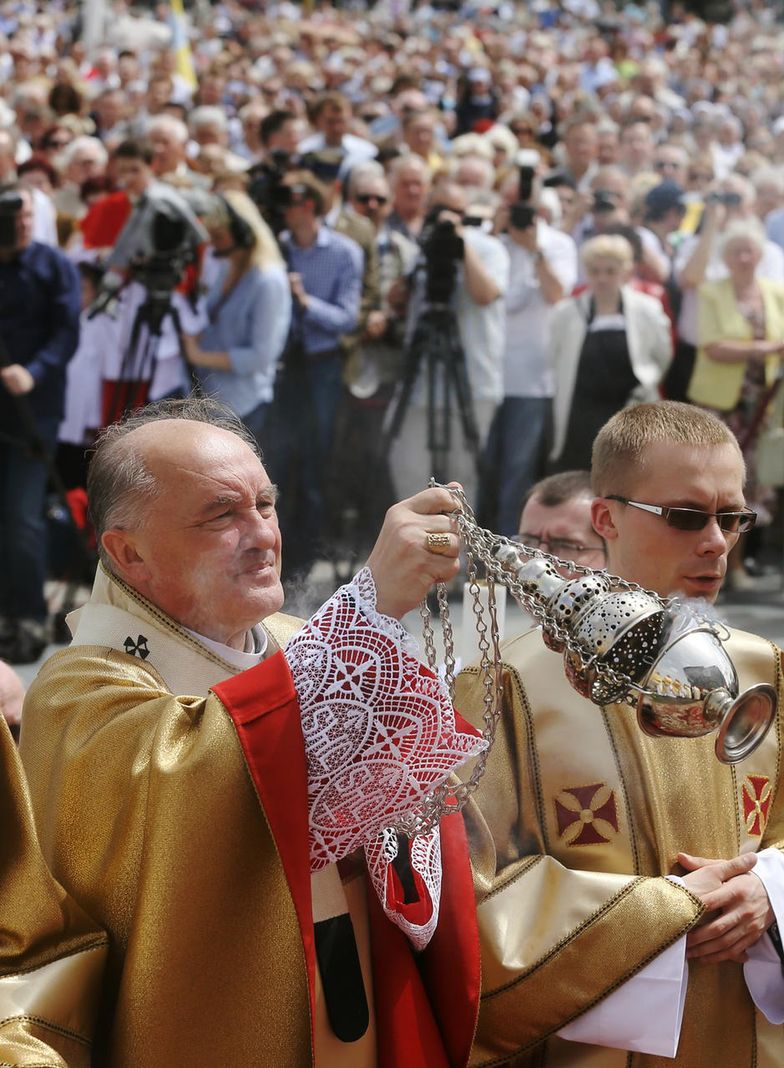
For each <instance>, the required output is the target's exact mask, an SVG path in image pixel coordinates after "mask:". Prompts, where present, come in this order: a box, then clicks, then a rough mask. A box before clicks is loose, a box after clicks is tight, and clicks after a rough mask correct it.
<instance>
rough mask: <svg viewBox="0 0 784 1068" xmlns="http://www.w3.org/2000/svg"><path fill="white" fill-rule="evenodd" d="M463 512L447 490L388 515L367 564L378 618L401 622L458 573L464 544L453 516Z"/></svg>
mask: <svg viewBox="0 0 784 1068" xmlns="http://www.w3.org/2000/svg"><path fill="white" fill-rule="evenodd" d="M455 485H456V483H455ZM458 508H459V505H458V503H457V501H456V500H455V498H454V497H453V496H452V494H451V493H450V492H449V491H448V490H445V489H437V488H436V489H427V490H423V491H422V492H421V493H417V494H416V496H415V497H410V498H409V499H408V500H406V501H401V502H400V503H399V504H395V505H393V506H392V507H391V508H390V509H389V511H388V512H387V514H386V518H385V519H384V525H383V526H382V528H381V533H380V534H379V536H378V540H377V541H376V544H375V545H374V546H373V551H372V552H371V554H370V557H369V558H368V562H367V566H368V567H369V568H370V571H371V573H372V575H373V580H374V581H375V584H376V591H377V602H376V603H377V606H378V610H379V612H383V613H384V614H385V615H388V616H393V617H394V618H395V619H401V618H402V617H403V616H404V615H405V614H406V612H410V611H411V609H412V608H415V607H416V606H417V605H418V604H419V602H420V601H421V600H422V598H423V597H424V596H425V595H426V594H427V592H428V590H429V589H430V587H431V586H432V585H433V583H434V582H448V581H449V580H450V579H451V578H453V577H454V576H455V575H456V574H457V573H458V571H459V570H460V561H459V559H458V557H459V555H460V538H459V537H458V536H457V528H456V524H455V521H454V519H452V518H451V517H450V514H449V513H451V512H455V511H457V509H458ZM428 535H436V537H435V538H430V539H428Z"/></svg>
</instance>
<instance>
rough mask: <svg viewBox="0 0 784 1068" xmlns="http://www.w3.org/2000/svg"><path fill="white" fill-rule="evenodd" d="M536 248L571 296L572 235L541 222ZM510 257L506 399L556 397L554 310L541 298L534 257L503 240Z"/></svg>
mask: <svg viewBox="0 0 784 1068" xmlns="http://www.w3.org/2000/svg"><path fill="white" fill-rule="evenodd" d="M536 229H537V237H536V241H537V245H538V246H539V248H540V249H541V251H542V252H543V254H544V257H545V259H546V260H547V263H548V264H549V266H550V269H551V270H552V272H553V274H555V276H556V277H557V278H558V281H559V282H560V283H561V285H562V286H563V289H564V295H565V296H568V295H569V293H570V292H571V291H572V289H573V288H574V286H575V283H576V282H577V245H576V244H575V243H574V241H573V240H572V238H571V237H570V236H569V235H568V234H564V233H561V231H560V230H555V229H553V227H552V226H548V225H547V223H546V222H544V221H543V220H542V219H539V220H537V224H536ZM501 242H502V243H503V246H504V248H505V249H506V250H507V252H508V254H509V263H510V271H509V288H508V289H507V291H506V299H505V311H506V344H505V347H504V396H506V397H552V395H553V389H554V386H555V382H554V378H553V370H552V366H551V363H550V359H549V354H548V343H549V336H550V335H549V326H550V315H551V312H552V307H553V306H552V305H550V304H548V303H547V301H546V300H545V299H544V297H543V296H542V292H541V288H540V286H539V278H538V275H537V270H536V262H535V259H534V257H533V256H532V255H531V253H530V252H528V250H527V249H524V248H522V247H521V246H520V245H518V244H517V243H516V242H515V241H513V240H512V238H511V237H509V236H508V235H507V234H505V235H504V236H503V237H502V238H501Z"/></svg>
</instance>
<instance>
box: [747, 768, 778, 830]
mask: <svg viewBox="0 0 784 1068" xmlns="http://www.w3.org/2000/svg"><path fill="white" fill-rule="evenodd" d="M741 796H742V798H743V819H744V820H745V822H746V831H747V832H748V833H749V834H751V835H754V837H755V838H761V837H762V833H763V831H764V830H765V825H766V823H767V822H768V810H769V809H770V798H771V790H770V779H769V778H768V777H767V775H747V776H746V779H745V781H744V783H743V791H742V795H741Z"/></svg>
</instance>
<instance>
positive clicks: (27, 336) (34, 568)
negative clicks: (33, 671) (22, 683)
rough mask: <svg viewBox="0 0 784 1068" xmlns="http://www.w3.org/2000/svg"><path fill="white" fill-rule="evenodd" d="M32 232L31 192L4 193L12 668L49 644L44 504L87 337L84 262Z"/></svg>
mask: <svg viewBox="0 0 784 1068" xmlns="http://www.w3.org/2000/svg"><path fill="white" fill-rule="evenodd" d="M32 234H33V201H32V197H31V195H30V192H29V190H26V189H21V188H11V189H9V190H6V191H5V192H3V193H2V194H0V365H1V366H0V386H2V388H0V430H1V431H2V433H1V434H0V502H1V505H0V546H1V547H2V551H1V552H0V555H2V560H3V566H2V569H0V658H2V659H4V660H8V661H9V662H10V663H12V664H27V663H33V662H34V661H35V660H37V659H38V657H39V656H40V655H41V653H42V652H43V650H44V648H45V647H46V644H47V634H46V621H47V606H46V601H45V599H44V580H45V578H46V527H45V524H44V500H45V493H46V484H47V474H48V469H49V467H50V465H51V459H50V457H51V454H52V451H53V449H54V447H55V444H56V441H57V428H58V425H59V422H60V419H61V418H62V415H63V407H64V398H65V369H66V364H67V363H68V361H69V360H70V358H71V357H72V356H73V354H74V352H75V351H76V347H77V344H78V341H79V310H80V284H79V276H78V274H77V272H76V268H75V267H74V266H73V264H72V263H71V262H70V261H69V260H68V259H67V257H66V256H65V255H64V254H63V253H62V252H60V250H59V249H56V248H52V247H51V246H50V245H44V244H40V243H39V242H37V241H33V239H32Z"/></svg>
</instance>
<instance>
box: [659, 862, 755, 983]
mask: <svg viewBox="0 0 784 1068" xmlns="http://www.w3.org/2000/svg"><path fill="white" fill-rule="evenodd" d="M678 862H679V863H680V864H681V865H682V866H683V867H684V868H686V869H687V871H688V874H687V875H685V876H683V882H684V884H685V885H686V887H687V888H688V889H689V890H690V891H691V892H692V893H693V894H694V895H695V897H698V898H699V899H700V901H702V903H703V905H704V906H705V913H706V917H705V919H703V921H702V923H700V925H699V926H698V927H695V928H694V929H693V930H691V931H690V932H689V935H688V937H687V939H686V956H687V957H688V958H689V959H690V960H701V961H703V962H704V963H706V964H718V963H719V962H720V961H725V960H732V961H736V962H737V963H740V964H742V963H743V962H744V961H745V960H746V959H747V957H746V950H748V949H749V948H750V947H751V946H753V945H754V943H755V942H757V941H758V939H759V938H760V937H761V936H762V935H763V934H764V933H765V931H766V930H767V929H768V927H770V925H771V924H772V923H773V921H774V919H775V915H774V913H773V909H772V908H771V905H770V901H769V899H768V894H767V891H766V890H765V886H764V884H763V882H762V880H761V879H760V878H758V877H757V876H756V875H754V873H753V872H752V870H751V869H752V868H753V867H754V865H755V864H756V863H757V857H756V854H754V853H742V854H741V855H740V856H738V857H733V858H732V859H731V860H709V859H707V858H706V857H693V856H690V855H689V854H688V853H679V854H678Z"/></svg>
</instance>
